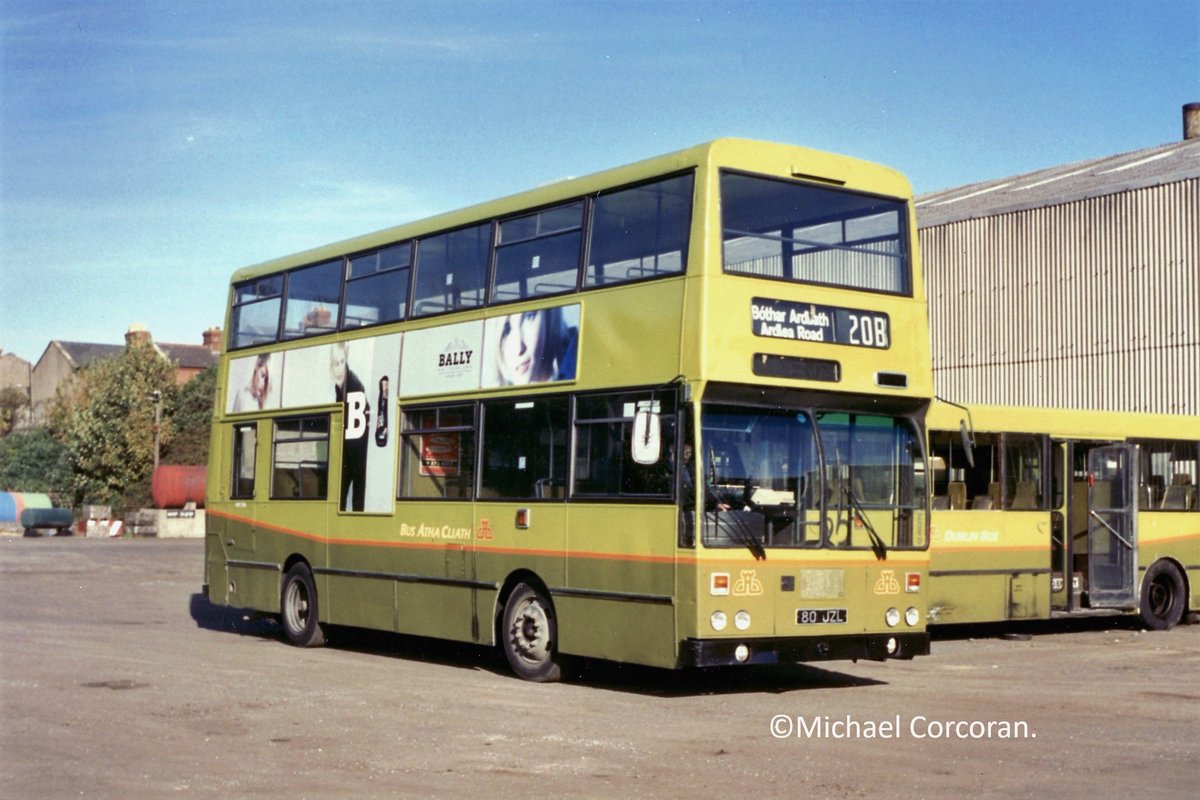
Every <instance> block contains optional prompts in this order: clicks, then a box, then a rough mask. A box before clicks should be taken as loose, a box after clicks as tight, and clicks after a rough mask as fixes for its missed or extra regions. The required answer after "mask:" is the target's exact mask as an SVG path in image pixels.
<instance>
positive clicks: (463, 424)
mask: <svg viewBox="0 0 1200 800" xmlns="http://www.w3.org/2000/svg"><path fill="white" fill-rule="evenodd" d="M401 441H402V444H401V451H402V453H403V455H402V456H401V462H402V463H401V467H400V489H399V496H400V498H401V499H404V498H410V499H411V498H431V497H450V498H456V499H462V500H469V499H470V498H471V494H472V491H473V489H474V487H475V408H474V406H471V405H462V406H445V407H442V408H419V409H412V410H408V411H405V412H404V432H403V433H402V434H401Z"/></svg>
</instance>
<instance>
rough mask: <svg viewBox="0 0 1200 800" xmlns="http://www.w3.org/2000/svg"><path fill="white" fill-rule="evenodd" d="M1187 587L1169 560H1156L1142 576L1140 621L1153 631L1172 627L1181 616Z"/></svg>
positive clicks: (1185, 600) (1177, 622)
mask: <svg viewBox="0 0 1200 800" xmlns="http://www.w3.org/2000/svg"><path fill="white" fill-rule="evenodd" d="M1186 602H1187V590H1186V589H1185V588H1184V585H1183V576H1182V575H1180V574H1179V569H1178V568H1177V567H1176V566H1175V565H1174V564H1172V563H1171V562H1170V561H1156V562H1154V563H1153V564H1151V565H1150V569H1148V570H1146V576H1145V577H1144V578H1142V602H1141V616H1142V622H1143V623H1144V624H1145V625H1146V627H1147V628H1149V629H1150V630H1154V631H1165V630H1168V629H1170V628H1174V627H1175V626H1176V625H1177V624H1179V621H1180V620H1181V619H1183V611H1184V608H1183V607H1184V605H1185V604H1186Z"/></svg>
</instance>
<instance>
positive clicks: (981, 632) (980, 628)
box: [929, 614, 1146, 652]
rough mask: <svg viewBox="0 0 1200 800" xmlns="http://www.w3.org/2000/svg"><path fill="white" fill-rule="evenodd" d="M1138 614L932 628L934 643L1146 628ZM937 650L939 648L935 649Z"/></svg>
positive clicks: (930, 630) (1140, 629)
mask: <svg viewBox="0 0 1200 800" xmlns="http://www.w3.org/2000/svg"><path fill="white" fill-rule="evenodd" d="M1145 629H1146V628H1145V626H1144V625H1142V623H1141V620H1140V619H1138V617H1136V616H1134V615H1131V614H1101V615H1096V616H1079V617H1055V618H1052V619H1043V620H1013V621H1009V622H988V623H971V624H959V625H933V626H930V628H929V635H930V638H931V639H932V640H933V642H934V645H935V646H936V643H937V642H939V641H942V642H954V641H964V640H970V639H1021V640H1024V639H1031V638H1033V637H1034V636H1050V635H1052V634H1060V633H1084V632H1088V631H1092V632H1096V631H1143V630H1145ZM935 652H936V651H935Z"/></svg>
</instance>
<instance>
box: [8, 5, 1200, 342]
mask: <svg viewBox="0 0 1200 800" xmlns="http://www.w3.org/2000/svg"><path fill="white" fill-rule="evenodd" d="M1193 101H1200V0H1165V1H1156V2H1144V1H1143V0H1107V1H1106V0H1088V1H1086V2H1075V1H1074V0H1039V1H1034V0H958V1H957V2H941V1H940V0H927V1H923V0H911V1H897V2H883V0H875V1H873V2H805V1H804V0H796V1H795V2H744V3H732V2H704V1H703V0H691V1H690V2H666V1H664V2H652V1H651V0H642V1H641V2H558V3H548V2H539V1H538V0H525V2H519V3H508V2H503V3H502V2H482V1H480V0H475V1H472V2H456V1H454V0H442V2H428V3H416V2H360V3H313V2H298V1H297V0H292V1H291V2H269V1H268V2H246V1H245V0H237V1H236V2H234V1H231V0H214V1H213V2H185V1H176V2H167V1H166V0H162V1H161V2H156V1H151V0H142V1H141V2H137V1H136V0H125V1H124V2H107V1H106V0H100V1H99V2H97V1H96V0H88V1H87V2H61V1H59V0H0V349H3V350H4V351H6V352H15V353H17V354H18V355H20V356H21V357H23V358H26V359H28V360H30V361H36V360H37V358H38V357H39V356H40V355H41V353H42V351H43V350H44V349H45V347H46V345H47V343H48V342H49V341H50V340H51V339H65V340H73V341H92V342H112V343H119V342H121V341H122V337H123V334H124V332H125V330H126V329H127V328H128V326H129V325H130V323H133V322H144V323H146V324H147V326H148V327H149V328H150V330H151V332H152V333H153V335H154V336H155V338H156V339H158V340H160V341H167V342H185V343H187V342H194V343H197V344H198V343H199V342H200V334H201V331H203V330H204V329H205V328H207V327H210V326H212V325H220V324H222V322H223V318H224V304H225V300H226V296H227V294H226V293H227V283H228V280H229V276H230V274H231V273H232V272H233V270H235V269H237V268H239V267H242V266H246V265H249V264H253V263H257V262H260V261H264V260H266V259H269V258H273V257H276V256H281V255H285V254H288V253H291V252H295V251H298V250H302V249H305V248H308V247H312V246H315V245H319V244H324V243H327V242H331V241H336V240H340V239H345V238H348V237H350V236H354V235H357V234H361V233H365V232H368V231H372V230H377V229H379V228H383V227H387V226H389V225H395V224H399V223H401V222H406V221H410V220H414V219H419V218H421V217H424V216H428V215H430V214H434V213H438V212H442V211H447V210H451V209H454V208H457V207H460V206H464V205H468V204H471V203H475V202H480V201H483V200H487V199H490V198H492V197H498V196H502V195H506V194H511V193H513V192H516V191H520V190H523V189H527V188H530V187H533V186H536V185H539V184H542V183H545V182H547V181H551V180H555V179H558V178H562V177H565V176H568V175H582V174H586V173H589V172H593V171H596V170H599V169H604V168H607V167H611V166H616V165H618V164H622V163H626V162H629V161H634V160H637V159H640V158H644V157H648V156H652V155H656V154H659V153H665V152H669V151H672V150H676V149H680V148H682V147H685V146H688V145H692V144H697V143H699V142H703V141H707V140H710V139H714V138H717V137H720V136H744V137H749V138H758V139H768V140H774V141H782V142H788V143H794V144H802V145H806V146H809V147H816V148H819V149H825V150H833V151H836V152H841V153H846V154H849V155H854V156H858V157H861V158H866V159H869V160H873V161H879V162H882V163H885V164H888V165H890V166H893V167H896V168H897V169H900V170H901V171H903V172H905V173H906V174H907V175H908V176H909V178H910V180H911V181H912V182H913V186H914V188H915V189H916V191H917V192H925V191H932V190H934V189H941V188H946V187H950V186H957V185H960V184H966V183H971V182H974V181H978V180H985V179H989V178H996V177H1003V176H1006V175H1012V174H1017V173H1021V172H1027V171H1030V170H1033V169H1037V168H1040V167H1045V166H1051V165H1055V164H1063V163H1069V162H1072V161H1078V160H1082V159H1086V158H1093V157H1098V156H1104V155H1111V154H1114V153H1120V152H1126V151H1129V150H1137V149H1140V148H1144V147H1151V146H1154V145H1158V144H1163V143H1166V142H1170V141H1174V140H1177V139H1178V138H1179V137H1180V135H1181V133H1180V132H1181V122H1180V108H1181V106H1182V105H1183V104H1184V103H1187V102H1193Z"/></svg>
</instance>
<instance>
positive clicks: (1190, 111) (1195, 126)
mask: <svg viewBox="0 0 1200 800" xmlns="http://www.w3.org/2000/svg"><path fill="white" fill-rule="evenodd" d="M1183 139H1184V141H1187V140H1188V139H1200V103H1188V104H1187V105H1185V106H1184V107H1183Z"/></svg>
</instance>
